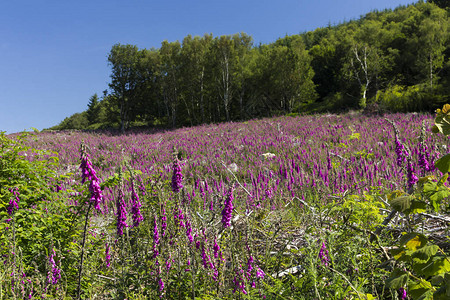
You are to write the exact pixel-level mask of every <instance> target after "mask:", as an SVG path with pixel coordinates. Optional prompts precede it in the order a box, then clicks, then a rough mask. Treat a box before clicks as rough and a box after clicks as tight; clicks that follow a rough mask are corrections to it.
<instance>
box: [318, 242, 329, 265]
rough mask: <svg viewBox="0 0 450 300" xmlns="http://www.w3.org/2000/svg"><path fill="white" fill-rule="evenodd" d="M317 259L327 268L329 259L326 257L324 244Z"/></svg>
mask: <svg viewBox="0 0 450 300" xmlns="http://www.w3.org/2000/svg"><path fill="white" fill-rule="evenodd" d="M319 258H320V260H321V261H322V263H323V264H324V265H325V266H328V263H329V262H330V258H329V257H328V250H327V246H326V245H325V242H323V243H322V247H321V248H320V251H319Z"/></svg>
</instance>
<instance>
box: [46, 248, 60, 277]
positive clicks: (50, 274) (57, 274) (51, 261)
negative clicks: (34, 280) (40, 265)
mask: <svg viewBox="0 0 450 300" xmlns="http://www.w3.org/2000/svg"><path fill="white" fill-rule="evenodd" d="M55 255H56V253H55V249H53V252H52V253H51V254H50V256H49V258H48V262H49V264H50V266H51V267H52V271H51V272H50V271H49V272H48V275H47V281H48V283H49V284H50V283H51V284H53V285H56V284H57V283H58V280H59V279H61V269H59V268H58V266H57V265H56V262H55V259H54V256H55Z"/></svg>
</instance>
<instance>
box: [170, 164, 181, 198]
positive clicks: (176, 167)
mask: <svg viewBox="0 0 450 300" xmlns="http://www.w3.org/2000/svg"><path fill="white" fill-rule="evenodd" d="M182 188H183V174H182V173H181V166H180V161H179V160H178V158H176V157H175V158H174V161H173V174H172V191H173V192H174V193H178V192H179V191H180V190H181V189H182Z"/></svg>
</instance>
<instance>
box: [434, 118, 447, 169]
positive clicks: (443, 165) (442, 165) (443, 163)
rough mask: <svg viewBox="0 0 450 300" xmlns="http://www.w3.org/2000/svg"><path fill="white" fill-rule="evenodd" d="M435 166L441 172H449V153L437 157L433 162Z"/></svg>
mask: <svg viewBox="0 0 450 300" xmlns="http://www.w3.org/2000/svg"><path fill="white" fill-rule="evenodd" d="M449 134H450V125H449V133H448V134H446V135H449ZM435 166H436V168H438V170H439V171H441V172H442V173H448V172H450V154H446V155H444V156H442V157H441V158H439V159H438V160H437V161H436V163H435Z"/></svg>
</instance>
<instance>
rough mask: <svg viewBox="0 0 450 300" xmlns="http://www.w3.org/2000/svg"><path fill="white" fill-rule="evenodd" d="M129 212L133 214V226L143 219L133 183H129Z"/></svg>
mask: <svg viewBox="0 0 450 300" xmlns="http://www.w3.org/2000/svg"><path fill="white" fill-rule="evenodd" d="M131 202H132V206H131V213H132V214H133V216H132V218H133V227H137V226H139V223H141V222H142V221H143V220H144V217H142V214H141V209H140V208H141V202H140V201H139V196H138V195H137V193H136V190H135V188H134V184H133V183H131Z"/></svg>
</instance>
